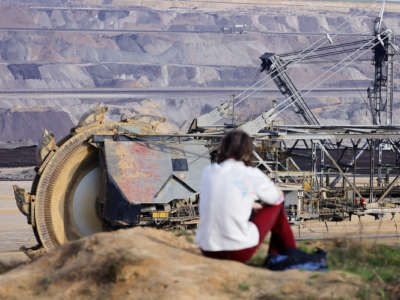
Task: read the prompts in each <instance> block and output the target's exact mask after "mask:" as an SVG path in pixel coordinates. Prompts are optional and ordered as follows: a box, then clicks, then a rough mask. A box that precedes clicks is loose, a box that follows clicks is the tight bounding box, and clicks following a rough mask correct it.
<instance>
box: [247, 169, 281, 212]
mask: <svg viewBox="0 0 400 300" xmlns="http://www.w3.org/2000/svg"><path fill="white" fill-rule="evenodd" d="M253 183H254V186H255V192H256V195H257V197H258V198H259V199H260V200H261V201H262V202H264V203H266V204H269V205H279V204H281V203H282V202H283V200H284V198H283V193H282V192H281V191H280V190H279V188H278V187H277V186H276V185H275V184H274V183H273V182H272V181H271V180H270V179H269V178H268V177H267V175H265V174H264V173H263V172H261V171H260V170H259V169H255V170H254V182H253Z"/></svg>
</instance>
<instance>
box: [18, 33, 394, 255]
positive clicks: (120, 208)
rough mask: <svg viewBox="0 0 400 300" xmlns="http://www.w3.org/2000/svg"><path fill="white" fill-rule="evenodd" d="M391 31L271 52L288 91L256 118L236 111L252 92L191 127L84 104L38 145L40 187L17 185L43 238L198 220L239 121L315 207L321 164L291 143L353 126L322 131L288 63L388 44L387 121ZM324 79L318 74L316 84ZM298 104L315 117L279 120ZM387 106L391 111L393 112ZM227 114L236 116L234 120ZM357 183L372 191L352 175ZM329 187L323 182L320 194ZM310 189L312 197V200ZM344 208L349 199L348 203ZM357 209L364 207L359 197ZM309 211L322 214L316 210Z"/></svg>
mask: <svg viewBox="0 0 400 300" xmlns="http://www.w3.org/2000/svg"><path fill="white" fill-rule="evenodd" d="M390 36H391V32H390V31H388V30H381V28H379V30H378V31H377V32H376V33H375V36H372V37H371V39H370V40H367V41H366V40H361V41H353V42H348V43H345V44H341V45H330V46H324V47H322V46H318V47H314V48H311V49H306V50H303V51H300V52H292V53H288V54H284V55H276V54H271V53H266V54H264V55H262V56H261V62H262V63H261V70H262V71H265V72H266V73H267V75H268V76H269V77H271V80H273V81H274V82H275V84H276V85H277V87H278V89H279V90H280V91H281V92H282V94H283V95H284V96H285V97H286V99H285V100H283V101H282V102H281V103H280V104H278V105H277V106H276V107H274V108H272V109H270V110H266V111H265V112H263V113H262V114H260V115H259V116H258V117H257V118H255V119H254V120H250V121H248V122H244V123H238V122H236V121H235V118H234V115H233V116H232V113H233V110H234V105H235V100H236V104H237V105H238V104H239V102H240V101H242V100H239V99H238V98H237V99H234V101H233V102H232V103H231V102H230V101H227V102H225V103H223V104H221V105H219V106H218V107H216V108H215V109H213V110H212V111H210V112H209V113H206V114H204V115H201V116H199V117H198V118H196V119H195V120H193V122H192V123H191V126H190V128H189V130H188V132H187V133H186V134H169V135H168V134H162V135H160V134H157V133H156V129H157V126H159V124H160V123H162V122H163V121H164V120H163V119H162V118H159V117H155V116H148V115H137V116H135V117H133V118H126V117H121V121H119V122H107V121H105V114H106V112H107V108H106V107H104V106H101V105H97V106H96V107H94V108H92V109H91V110H90V111H88V112H87V113H86V114H84V115H83V116H82V118H81V119H80V121H79V123H78V124H77V126H76V127H74V128H72V129H71V131H70V134H69V135H67V136H66V137H64V138H62V139H61V140H60V141H57V142H56V141H55V140H54V135H53V134H51V133H49V132H47V131H46V130H45V131H44V134H43V137H42V138H41V140H40V142H39V146H38V150H37V162H38V166H37V167H36V176H35V178H34V180H33V182H32V187H31V190H30V191H29V192H27V191H25V190H24V189H22V188H19V187H17V186H14V193H15V198H16V202H17V205H18V208H19V209H20V211H21V212H22V213H23V214H24V215H26V217H27V220H28V223H29V224H31V225H32V228H33V232H34V234H35V236H36V238H37V240H38V242H39V246H38V248H40V247H43V248H44V249H46V250H48V249H52V248H55V247H57V246H59V245H61V244H63V243H65V242H68V241H71V240H75V239H78V238H80V237H83V236H87V235H90V234H93V233H96V232H101V231H109V230H114V229H119V228H127V227H132V226H157V227H160V228H182V229H185V228H189V227H195V226H196V224H197V222H198V200H199V194H198V192H199V184H200V180H201V172H202V169H203V168H204V167H205V166H207V165H209V164H210V162H212V160H213V157H214V154H215V151H216V149H217V145H218V144H219V141H220V139H221V138H222V136H223V135H224V132H226V131H227V130H230V129H231V128H240V129H242V130H245V131H246V132H247V133H249V134H250V135H251V136H253V137H254V141H255V145H256V148H255V149H256V150H255V152H254V165H255V166H257V167H259V168H260V169H262V170H263V171H264V172H266V173H267V174H268V175H270V176H271V177H272V178H273V179H274V180H275V181H276V182H277V184H279V185H281V187H282V189H283V190H284V191H285V192H286V194H287V195H288V196H289V195H291V194H294V197H293V199H292V200H288V201H287V204H288V206H287V207H288V209H293V208H294V212H293V213H292V214H291V216H294V218H296V215H297V216H299V215H301V214H302V212H303V211H304V207H305V204H307V203H308V207H311V208H313V205H314V204H313V203H314V194H315V189H314V191H313V189H312V188H313V184H312V182H310V184H309V185H310V187H311V189H308V190H307V189H305V188H304V186H305V178H309V177H310V176H313V178H315V177H316V176H315V174H316V173H315V172H316V169H317V167H316V166H313V168H312V170H311V171H310V172H304V171H301V170H300V168H299V167H298V166H297V164H296V162H295V161H294V160H293V159H292V158H291V157H290V155H289V154H290V152H291V148H290V147H289V146H288V145H286V144H285V143H286V141H287V140H292V141H294V145H296V144H297V143H298V141H304V143H306V141H308V142H312V141H315V140H318V143H313V145H317V144H318V147H319V152H318V151H317V149H316V148H315V147H314V146H313V147H314V148H315V149H314V148H313V149H314V150H315V153H317V152H318V153H325V154H326V156H327V157H330V152H329V151H328V150H330V149H331V144H332V140H333V139H336V137H337V133H338V132H339V135H341V136H342V137H343V134H346V132H342V131H340V130H339V131H337V130H336V133H335V131H333V130H332V128H330V129H329V128H325V129H323V130H322V131H321V130H319V131H318V127H319V126H322V125H321V123H320V121H319V120H318V119H317V117H316V116H315V115H314V114H313V113H312V111H311V109H310V108H309V107H308V105H307V103H306V100H305V98H304V96H303V95H304V94H306V93H307V91H306V92H305V93H301V92H300V91H299V90H298V89H297V88H296V87H295V85H294V83H293V81H292V80H291V79H290V77H289V75H288V72H287V68H288V67H290V65H291V64H294V63H296V62H297V61H300V60H301V61H303V60H306V59H317V58H321V57H327V56H330V55H333V54H347V53H358V52H360V53H361V52H362V53H366V52H367V51H370V50H372V51H375V50H374V49H378V48H379V49H378V50H376V51H375V53H377V52H380V53H382V51H383V59H376V61H377V62H378V63H381V65H380V66H381V67H380V69H379V71H377V73H376V74H377V75H376V78H378V79H380V82H379V84H378V85H374V89H373V90H372V92H371V93H370V94H371V103H372V106H373V107H374V109H375V118H374V120H376V122H378V121H379V120H382V118H381V117H379V116H380V114H381V113H382V111H385V112H386V110H385V109H383V108H385V107H386V108H387V107H389V106H390V105H391V103H392V100H391V98H390V97H392V94H391V93H390V91H389V90H388V89H389V83H390V81H388V80H382V74H383V71H384V70H387V68H386V69H385V68H384V67H382V64H385V63H386V62H388V57H390V55H391V54H390V53H391V52H390V53H389V50H387V49H388V48H390V47H392V46H391V44H392V43H393V39H391V38H390ZM382 45H383V46H382ZM374 47H375V48H374ZM390 51H392V50H390ZM375 57H376V55H375ZM350 63H351V62H350ZM332 72H333V71H332ZM390 72H391V71H390ZM328 77H329V76H327V77H326V78H324V80H327V79H329V78H328ZM322 81H323V80H319V82H322ZM316 86H317V82H315V83H313V87H312V88H314V87H316ZM375 86H376V88H375ZM386 87H387V88H386ZM310 90H311V88H310ZM383 90H385V91H389V98H387V100H385V101H383V102H384V103H383V102H382V101H380V100H381V99H382V98H381V95H382V91H383ZM385 99H386V98H385ZM385 105H386V106H385ZM292 106H293V107H295V111H296V112H297V113H298V114H300V115H301V116H302V118H303V119H304V121H305V123H306V127H303V128H300V127H290V126H289V127H285V128H283V127H281V128H280V127H279V126H271V123H272V121H274V119H275V118H276V116H277V115H278V114H279V113H281V112H282V111H283V110H285V109H287V108H288V107H292ZM387 116H389V117H388V118H389V119H390V117H391V114H390V113H389V114H387ZM226 119H229V120H232V122H228V123H227V122H225V121H226ZM221 120H222V121H221ZM224 120H225V121H224ZM307 126H308V127H307ZM310 130H311V131H310ZM324 130H325V131H324ZM374 130H375V129H372V130H369V131H368V130H366V129H364V130H361V133H362V134H364V136H363V137H364V138H365V137H366V136H365V135H369V136H370V137H371V138H373V136H372V135H373V132H374ZM396 130H397V129H396ZM396 130H395V131H393V132H392V135H390V136H388V140H389V139H390V138H393V137H396V136H397V135H398V134H400V130H399V131H396ZM359 133H360V130H359V129H357V130H354V134H355V136H352V135H350V137H348V138H350V139H358V138H361V137H360V136H357V134H359ZM318 134H320V137H318V136H317V135H318ZM335 134H336V136H335ZM313 153H314V152H313ZM313 155H314V154H313ZM319 155H321V154H319ZM315 157H317V154H315V155H314V158H315ZM314 160H315V159H314ZM337 167H338V170H340V172H338V174H339V175H340V176H341V178H344V179H346V180H347V181H349V180H348V179H347V176H346V174H345V171H343V170H342V169H341V167H340V166H337ZM321 177H322V175H321ZM396 182H397V181H396ZM348 186H349V187H351V188H352V190H353V191H354V192H355V193H356V194H357V195H358V196H359V197H361V196H362V195H361V194H360V192H359V191H358V189H357V187H355V186H354V185H353V184H352V183H351V182H350V181H349V183H348ZM321 190H322V189H321V188H320V189H319V191H318V193H319V195H320V196H321V195H322V194H323V193H322V194H321ZM325 194H326V193H325ZM307 197H310V199H309V201H308V202H307V201H306V200H305V199H307ZM288 198H290V197H288ZM299 199H300V200H299ZM302 199H303V200H304V201H303V200H302ZM299 201H300V202H299ZM301 201H303V202H301ZM303 204H304V205H303ZM318 209H319V208H318ZM335 209H340V205H339V206H338V205H336V206H335ZM354 209H358V207H354V206H353V210H354ZM318 212H319V213H322V210H320V211H317V213H318ZM309 213H310V214H313V213H314V210H312V209H311V210H310V211H309ZM310 214H309V215H310Z"/></svg>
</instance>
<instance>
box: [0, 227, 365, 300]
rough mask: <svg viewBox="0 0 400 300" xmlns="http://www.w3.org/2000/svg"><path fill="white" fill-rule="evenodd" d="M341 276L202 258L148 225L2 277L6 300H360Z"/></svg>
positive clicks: (352, 281) (64, 250)
mask: <svg viewBox="0 0 400 300" xmlns="http://www.w3.org/2000/svg"><path fill="white" fill-rule="evenodd" d="M361 285H362V283H361V281H360V279H359V278H358V277H356V276H353V275H349V274H343V273H342V272H337V271H334V272H324V273H319V272H314V273H313V272H300V271H298V270H291V271H286V272H284V273H282V272H271V271H269V270H266V269H263V268H255V267H250V266H247V265H245V264H241V263H237V262H232V261H223V260H214V259H209V258H206V257H203V256H202V255H201V254H200V251H199V250H198V249H197V248H196V247H195V246H194V245H193V244H191V243H189V242H188V241H187V240H186V239H185V237H184V236H181V237H177V236H176V235H175V234H174V233H171V232H165V231H161V230H156V229H149V228H134V229H129V230H120V231H117V232H112V233H100V234H96V235H93V236H91V237H88V238H85V239H82V240H78V241H74V242H71V243H68V244H65V245H63V246H61V247H60V248H58V249H56V250H53V251H51V252H49V253H48V254H46V255H45V256H43V257H41V258H40V259H38V260H36V261H34V262H32V263H30V264H28V265H25V266H21V267H18V268H16V269H14V270H12V271H9V272H7V273H5V274H4V275H1V276H0V299H12V298H13V297H17V298H20V299H23V298H25V299H30V298H33V297H40V299H66V298H75V299H78V298H79V299H98V298H107V299H126V298H130V299H272V298H273V299H304V298H305V297H315V296H318V299H331V298H332V297H335V298H339V297H348V298H354V297H355V296H356V294H357V292H358V291H359V289H360V286H361ZM283 296H284V297H283Z"/></svg>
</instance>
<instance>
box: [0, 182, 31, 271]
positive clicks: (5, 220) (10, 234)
mask: <svg viewBox="0 0 400 300" xmlns="http://www.w3.org/2000/svg"><path fill="white" fill-rule="evenodd" d="M13 184H17V185H19V186H20V187H23V188H25V189H27V190H29V189H30V186H31V182H30V181H12V182H10V181H0V263H11V262H20V261H26V260H27V257H26V256H25V254H23V253H22V252H21V251H20V250H19V248H20V247H21V246H23V245H26V246H33V245H35V241H36V240H35V237H34V235H33V232H32V228H31V226H30V225H28V224H27V222H26V217H25V216H23V215H22V214H21V213H20V212H19V210H18V208H17V206H16V203H15V200H14V193H13V189H12V185H13Z"/></svg>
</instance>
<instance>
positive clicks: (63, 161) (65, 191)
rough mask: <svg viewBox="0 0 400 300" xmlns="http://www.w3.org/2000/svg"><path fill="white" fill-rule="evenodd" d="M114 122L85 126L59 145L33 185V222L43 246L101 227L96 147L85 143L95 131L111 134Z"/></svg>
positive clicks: (95, 230) (54, 246)
mask: <svg viewBox="0 0 400 300" xmlns="http://www.w3.org/2000/svg"><path fill="white" fill-rule="evenodd" d="M114 127H115V125H113V124H108V125H99V126H96V127H88V128H87V129H86V130H84V131H82V132H80V133H78V134H76V135H73V136H71V137H70V138H69V139H67V140H65V141H64V142H63V143H62V145H60V146H59V148H58V149H57V151H56V152H55V154H54V156H53V157H52V158H51V160H50V161H49V162H48V164H47V165H46V167H45V169H44V171H43V173H42V174H41V175H40V178H39V180H38V182H37V186H36V193H35V194H36V199H35V218H34V220H35V224H36V226H35V227H36V230H37V234H38V236H39V239H40V242H41V243H42V245H43V246H44V247H45V248H46V249H52V248H56V247H58V246H59V245H61V244H63V243H65V242H68V241H71V240H75V239H79V238H81V237H83V236H86V235H89V234H93V233H95V232H100V231H102V229H103V227H102V220H101V219H100V218H99V216H98V215H97V213H96V200H97V198H98V197H99V196H100V193H101V174H100V173H101V170H100V161H99V150H98V149H97V148H96V147H94V146H92V145H91V144H90V143H88V140H89V139H90V138H91V137H92V136H93V135H95V134H100V133H101V134H112V129H113V128H114Z"/></svg>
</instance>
